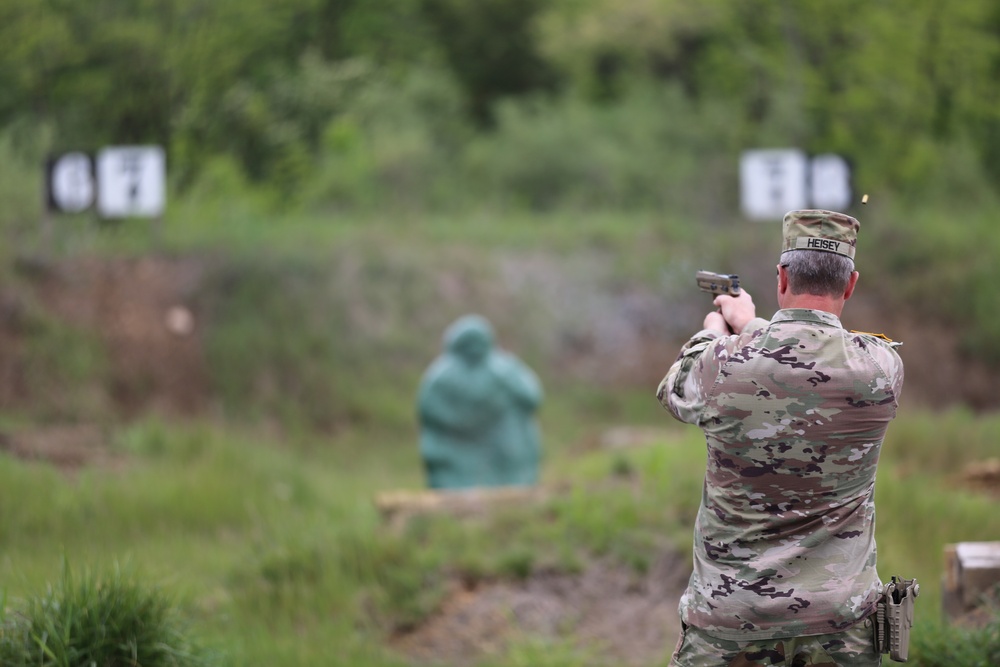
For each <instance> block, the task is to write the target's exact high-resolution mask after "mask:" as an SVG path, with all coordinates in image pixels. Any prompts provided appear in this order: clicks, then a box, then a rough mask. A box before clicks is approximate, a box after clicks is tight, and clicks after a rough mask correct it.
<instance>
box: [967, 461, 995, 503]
mask: <svg viewBox="0 0 1000 667" xmlns="http://www.w3.org/2000/svg"><path fill="white" fill-rule="evenodd" d="M960 481H961V484H962V486H964V487H965V488H968V489H972V490H974V491H979V492H981V493H986V494H989V495H991V496H994V497H997V498H1000V459H986V460H984V461H976V462H975V463H971V464H969V465H968V466H966V467H965V469H964V470H963V471H962V474H961V478H960Z"/></svg>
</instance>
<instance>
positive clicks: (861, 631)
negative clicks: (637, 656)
mask: <svg viewBox="0 0 1000 667" xmlns="http://www.w3.org/2000/svg"><path fill="white" fill-rule="evenodd" d="M872 635H873V628H872V624H871V623H870V622H867V621H866V622H863V623H858V624H857V625H856V626H854V627H853V628H851V629H849V630H846V631H844V632H838V633H835V634H828V635H813V636H810V637H798V638H785V639H764V640H760V641H752V642H734V641H730V640H727V639H716V638H715V637H712V636H711V635H707V634H705V633H704V632H702V631H700V630H698V628H694V627H686V628H684V629H683V631H682V632H681V637H680V640H679V641H678V642H677V649H676V650H675V651H674V656H673V660H671V662H670V665H671V667H773V666H775V665H781V666H782V667H878V666H879V665H880V664H882V656H881V655H880V654H878V653H876V652H875V644H874V642H873V640H872Z"/></svg>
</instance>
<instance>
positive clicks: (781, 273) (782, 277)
mask: <svg viewBox="0 0 1000 667" xmlns="http://www.w3.org/2000/svg"><path fill="white" fill-rule="evenodd" d="M787 291H788V271H786V270H785V267H784V265H782V264H778V294H784V293H785V292H787Z"/></svg>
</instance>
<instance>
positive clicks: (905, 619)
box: [875, 577, 920, 662]
mask: <svg viewBox="0 0 1000 667" xmlns="http://www.w3.org/2000/svg"><path fill="white" fill-rule="evenodd" d="M919 594H920V584H918V583H917V580H916V579H899V578H897V577H893V578H892V581H890V582H889V583H888V584H886V585H885V587H884V588H883V590H882V597H881V598H880V599H879V601H878V608H877V611H876V612H875V650H876V651H878V652H879V653H888V654H889V657H890V658H891V659H892V660H895V661H896V662H906V661H907V659H908V657H909V652H910V628H912V627H913V602H914V599H915V598H916V597H917V595H919Z"/></svg>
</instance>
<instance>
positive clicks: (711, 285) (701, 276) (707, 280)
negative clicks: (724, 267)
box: [695, 271, 740, 333]
mask: <svg viewBox="0 0 1000 667" xmlns="http://www.w3.org/2000/svg"><path fill="white" fill-rule="evenodd" d="M695 280H696V281H697V282H698V289H700V290H701V291H702V292H709V293H710V294H716V295H718V294H728V295H729V296H739V295H740V277H739V276H737V275H735V274H730V273H713V272H711V271H698V272H697V273H696V274H695ZM726 328H727V329H729V333H734V332H733V328H732V327H731V326H729V324H728V323H727V324H726Z"/></svg>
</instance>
